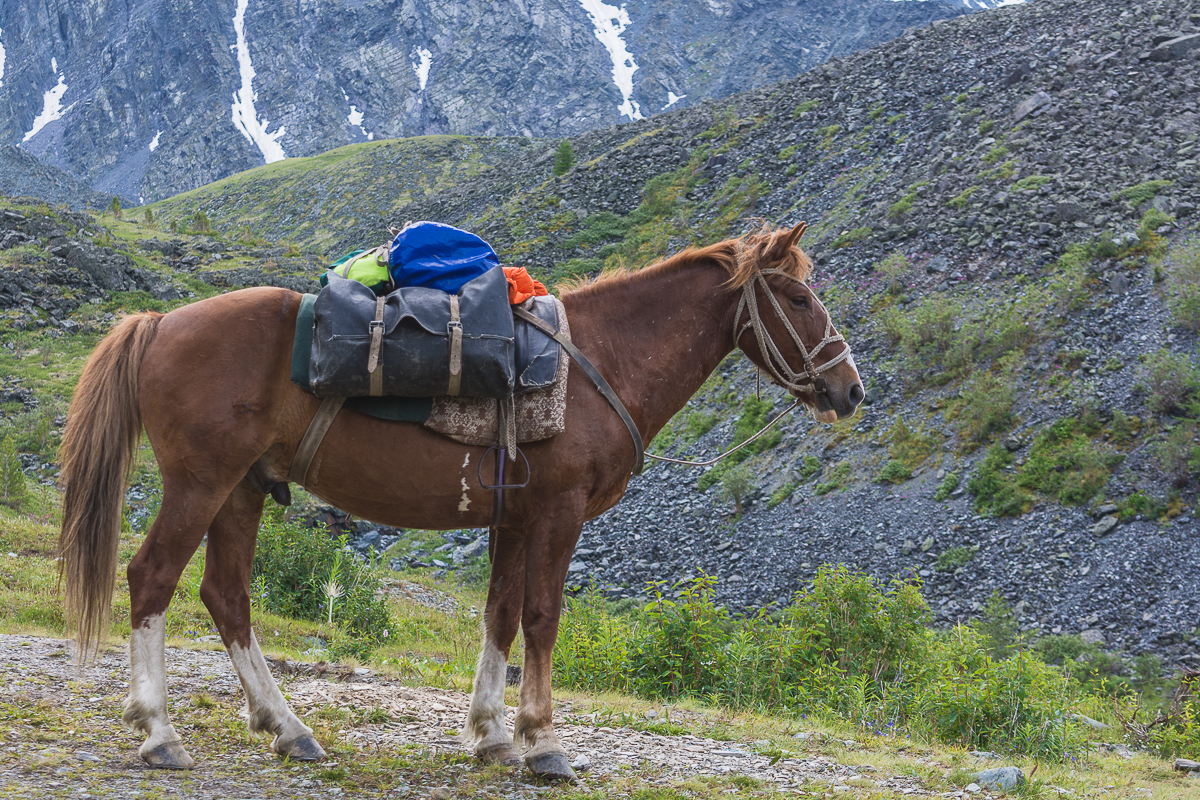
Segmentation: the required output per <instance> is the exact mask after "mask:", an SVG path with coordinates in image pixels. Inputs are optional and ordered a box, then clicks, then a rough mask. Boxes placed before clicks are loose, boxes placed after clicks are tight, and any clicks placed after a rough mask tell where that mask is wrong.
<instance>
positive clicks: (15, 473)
mask: <svg viewBox="0 0 1200 800" xmlns="http://www.w3.org/2000/svg"><path fill="white" fill-rule="evenodd" d="M25 495H26V488H25V473H23V472H21V458H20V457H19V456H18V455H17V446H16V445H15V444H14V443H13V439H12V437H11V436H5V437H4V441H3V442H0V503H4V505H6V506H9V507H11V508H20V507H21V504H22V503H23V502H25Z"/></svg>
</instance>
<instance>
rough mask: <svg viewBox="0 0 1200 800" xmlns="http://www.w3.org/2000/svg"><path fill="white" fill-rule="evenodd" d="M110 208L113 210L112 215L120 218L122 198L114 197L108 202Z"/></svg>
mask: <svg viewBox="0 0 1200 800" xmlns="http://www.w3.org/2000/svg"><path fill="white" fill-rule="evenodd" d="M108 210H109V211H111V212H112V215H113V216H114V217H116V218H117V219H120V218H121V201H120V199H118V198H116V197H114V198H113V199H112V202H111V203H109V204H108Z"/></svg>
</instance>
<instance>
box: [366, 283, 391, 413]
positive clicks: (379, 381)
mask: <svg viewBox="0 0 1200 800" xmlns="http://www.w3.org/2000/svg"><path fill="white" fill-rule="evenodd" d="M386 303H387V298H386V297H376V298H375V319H373V320H371V322H370V324H369V325H368V326H367V328H368V329H369V330H370V331H371V352H370V354H369V355H368V356H367V374H368V375H370V376H371V388H370V392H371V396H372V397H379V396H380V395H382V394H383V370H382V369H379V351H380V350H381V349H382V347H383V308H384V305H386Z"/></svg>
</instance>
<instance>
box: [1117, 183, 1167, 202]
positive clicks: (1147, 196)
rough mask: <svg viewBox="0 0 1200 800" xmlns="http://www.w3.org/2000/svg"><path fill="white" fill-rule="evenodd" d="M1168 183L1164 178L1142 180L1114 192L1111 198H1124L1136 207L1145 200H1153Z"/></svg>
mask: <svg viewBox="0 0 1200 800" xmlns="http://www.w3.org/2000/svg"><path fill="white" fill-rule="evenodd" d="M1170 185H1171V181H1165V180H1156V181H1144V182H1142V183H1139V184H1136V185H1134V186H1128V187H1126V188H1124V189H1121V190H1120V191H1118V192H1114V193H1113V196H1112V197H1113V200H1124V201H1126V202H1128V203H1129V204H1130V205H1132V206H1133V207H1134V208H1136V207H1138V206H1140V205H1141V204H1142V203H1145V202H1146V201H1147V200H1153V199H1154V197H1155V196H1156V195H1157V194H1158V193H1159V192H1161V191H1162V190H1163V189H1165V188H1167V187H1168V186H1170Z"/></svg>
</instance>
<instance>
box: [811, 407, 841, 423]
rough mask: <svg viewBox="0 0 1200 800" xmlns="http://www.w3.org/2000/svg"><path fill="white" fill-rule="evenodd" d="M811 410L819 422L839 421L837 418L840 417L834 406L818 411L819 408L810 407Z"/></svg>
mask: <svg viewBox="0 0 1200 800" xmlns="http://www.w3.org/2000/svg"><path fill="white" fill-rule="evenodd" d="M810 410H811V411H812V415H813V419H815V420H816V421H817V422H824V423H826V424H828V423H831V422H837V419H838V415H837V412H836V411H834V410H833V409H832V408H829V409H826V410H824V411H818V410H817V409H815V408H811V407H810Z"/></svg>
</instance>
